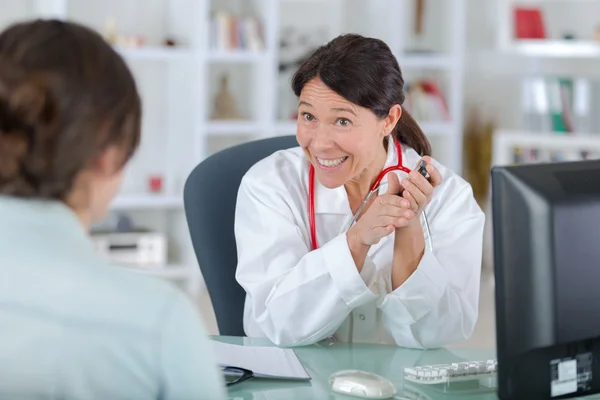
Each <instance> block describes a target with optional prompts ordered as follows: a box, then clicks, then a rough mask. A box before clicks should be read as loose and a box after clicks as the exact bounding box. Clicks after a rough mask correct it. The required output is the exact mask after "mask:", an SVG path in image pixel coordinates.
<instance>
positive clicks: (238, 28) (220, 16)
mask: <svg viewBox="0 0 600 400" xmlns="http://www.w3.org/2000/svg"><path fill="white" fill-rule="evenodd" d="M264 47H265V46H264V39H263V29H262V25H261V23H260V22H259V21H258V20H257V19H256V18H254V17H250V16H245V17H241V16H236V15H234V14H230V13H228V12H225V11H217V12H215V13H214V14H213V17H212V20H211V48H212V49H213V50H218V51H232V50H248V51H260V50H263V49H264Z"/></svg>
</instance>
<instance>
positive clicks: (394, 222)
mask: <svg viewBox="0 0 600 400" xmlns="http://www.w3.org/2000/svg"><path fill="white" fill-rule="evenodd" d="M423 160H425V162H427V172H429V175H430V179H429V181H428V180H427V179H426V178H425V177H424V176H422V175H421V174H419V173H418V172H417V171H411V172H410V174H409V175H408V178H406V179H404V180H403V181H402V183H400V181H399V179H398V175H396V173H395V172H390V173H389V174H388V175H387V178H388V190H387V192H386V193H385V194H383V195H380V196H377V198H376V199H375V200H374V201H373V203H372V204H371V206H370V207H369V209H368V210H367V211H366V212H365V213H364V215H363V216H362V217H361V218H360V219H359V220H358V222H357V223H356V224H355V225H354V227H352V229H353V230H354V234H355V235H357V237H358V239H359V241H360V243H362V244H363V245H366V246H373V245H375V244H377V243H379V241H380V240H381V239H382V238H383V237H385V236H387V235H389V234H391V233H392V232H394V230H396V229H400V228H404V227H407V226H409V225H411V224H413V223H414V221H417V222H418V221H419V219H418V217H419V215H420V214H421V212H422V211H423V209H425V207H426V206H427V204H429V202H430V201H431V196H432V194H433V189H434V188H435V187H436V186H438V185H439V184H440V183H441V182H442V177H441V175H440V172H439V171H438V170H437V168H435V167H434V166H433V164H431V158H429V157H423Z"/></svg>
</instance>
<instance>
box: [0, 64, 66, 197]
mask: <svg viewBox="0 0 600 400" xmlns="http://www.w3.org/2000/svg"><path fill="white" fill-rule="evenodd" d="M0 61H1V64H2V65H1V66H0V184H2V185H6V184H8V182H12V183H13V184H14V185H15V190H17V189H19V190H20V189H22V188H24V187H27V186H29V182H26V181H25V180H23V179H17V177H19V176H20V175H22V173H23V171H24V170H25V169H27V170H28V176H30V178H32V177H33V176H34V175H36V174H37V172H39V171H43V170H45V169H46V167H47V160H44V159H39V158H37V157H36V160H35V161H33V164H32V163H31V162H29V163H28V165H29V164H32V165H29V166H28V167H27V168H25V164H26V163H27V162H26V160H27V158H28V155H29V154H30V152H31V151H32V148H33V147H34V146H43V147H46V146H47V144H48V143H49V142H51V141H52V140H53V138H52V136H53V133H52V132H53V131H54V129H53V127H52V125H53V124H54V122H55V121H54V118H55V116H56V114H57V113H56V104H55V103H54V102H53V101H52V96H51V89H50V87H49V85H48V83H49V81H47V80H45V79H43V77H42V76H41V75H34V74H26V73H25V71H23V70H22V69H19V68H15V67H14V64H12V63H9V62H5V61H6V60H4V59H2V60H0ZM17 186H18V188H17ZM28 189H29V190H32V189H31V188H28ZM8 192H9V193H10V192H11V190H10V189H9V190H8Z"/></svg>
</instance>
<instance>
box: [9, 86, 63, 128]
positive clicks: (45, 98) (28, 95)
mask: <svg viewBox="0 0 600 400" xmlns="http://www.w3.org/2000/svg"><path fill="white" fill-rule="evenodd" d="M44 86H45V85H44V84H43V83H42V82H41V81H40V79H35V78H34V79H28V80H25V81H23V82H22V83H21V84H20V85H18V86H17V87H15V88H14V90H12V93H11V94H10V96H9V98H8V108H9V112H10V113H11V114H12V115H13V117H14V118H15V120H16V121H18V122H20V123H21V124H23V125H25V126H26V127H27V128H30V129H31V128H34V127H38V126H40V125H46V124H48V123H49V122H50V121H51V120H52V117H53V114H54V113H53V111H54V110H53V104H52V101H51V100H50V98H49V97H50V96H49V91H48V90H47V88H46V87H44Z"/></svg>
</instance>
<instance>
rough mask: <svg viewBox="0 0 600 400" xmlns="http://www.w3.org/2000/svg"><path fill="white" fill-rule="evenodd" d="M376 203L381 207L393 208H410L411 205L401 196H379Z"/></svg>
mask: <svg viewBox="0 0 600 400" xmlns="http://www.w3.org/2000/svg"><path fill="white" fill-rule="evenodd" d="M376 202H377V204H378V206H379V207H386V206H393V207H404V208H409V207H410V204H409V203H408V202H407V200H406V199H403V198H402V196H401V195H400V194H387V193H386V194H384V195H381V196H377V199H376Z"/></svg>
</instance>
